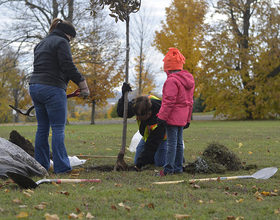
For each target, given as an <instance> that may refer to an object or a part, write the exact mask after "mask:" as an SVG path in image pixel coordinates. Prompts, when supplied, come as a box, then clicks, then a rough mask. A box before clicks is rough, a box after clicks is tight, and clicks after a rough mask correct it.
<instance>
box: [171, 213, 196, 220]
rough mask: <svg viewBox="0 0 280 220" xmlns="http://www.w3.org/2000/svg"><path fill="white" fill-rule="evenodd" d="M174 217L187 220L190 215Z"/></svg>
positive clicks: (176, 215)
mask: <svg viewBox="0 0 280 220" xmlns="http://www.w3.org/2000/svg"><path fill="white" fill-rule="evenodd" d="M174 216H175V218H176V219H188V218H190V217H192V216H191V215H180V214H175V215H174Z"/></svg>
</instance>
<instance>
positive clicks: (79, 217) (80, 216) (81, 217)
mask: <svg viewBox="0 0 280 220" xmlns="http://www.w3.org/2000/svg"><path fill="white" fill-rule="evenodd" d="M84 215H85V213H83V212H81V213H80V214H78V215H77V217H78V219H83V218H84Z"/></svg>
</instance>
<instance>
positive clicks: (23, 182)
mask: <svg viewBox="0 0 280 220" xmlns="http://www.w3.org/2000/svg"><path fill="white" fill-rule="evenodd" d="M6 174H7V176H8V177H9V178H10V179H12V180H13V181H14V182H15V183H16V184H18V185H19V186H20V188H23V189H35V188H36V187H37V186H38V185H37V184H36V183H35V182H34V181H33V180H32V179H30V178H29V177H27V176H24V175H22V174H19V173H14V172H7V173H6Z"/></svg>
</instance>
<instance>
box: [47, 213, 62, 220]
mask: <svg viewBox="0 0 280 220" xmlns="http://www.w3.org/2000/svg"><path fill="white" fill-rule="evenodd" d="M45 218H46V220H59V218H58V215H57V214H53V215H50V214H49V213H46V214H45Z"/></svg>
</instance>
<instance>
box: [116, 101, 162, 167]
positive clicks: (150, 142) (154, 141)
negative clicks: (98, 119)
mask: <svg viewBox="0 0 280 220" xmlns="http://www.w3.org/2000/svg"><path fill="white" fill-rule="evenodd" d="M151 102H152V115H151V117H150V118H149V119H147V120H146V121H141V123H140V124H139V132H140V134H141V135H142V136H144V131H145V129H146V127H147V126H150V125H156V124H157V116H156V115H157V113H158V112H159V109H160V106H161V100H157V99H151ZM133 105H134V99H132V100H131V101H129V102H128V113H127V117H128V118H131V117H133V116H134V115H135V114H134V112H133V111H132V108H131V107H132V106H133ZM123 110H124V99H123V97H121V98H120V99H119V101H118V106H117V114H118V116H119V117H123ZM165 134H166V128H165V127H156V128H155V129H154V130H152V131H151V133H150V135H149V137H148V139H147V140H146V142H145V146H144V149H143V151H142V152H141V153H140V155H139V157H138V158H137V161H134V163H135V165H136V166H137V167H138V168H141V167H142V166H145V165H146V164H153V163H154V156H155V153H156V152H157V150H158V148H159V145H160V144H161V142H162V140H163V139H164V136H165Z"/></svg>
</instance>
